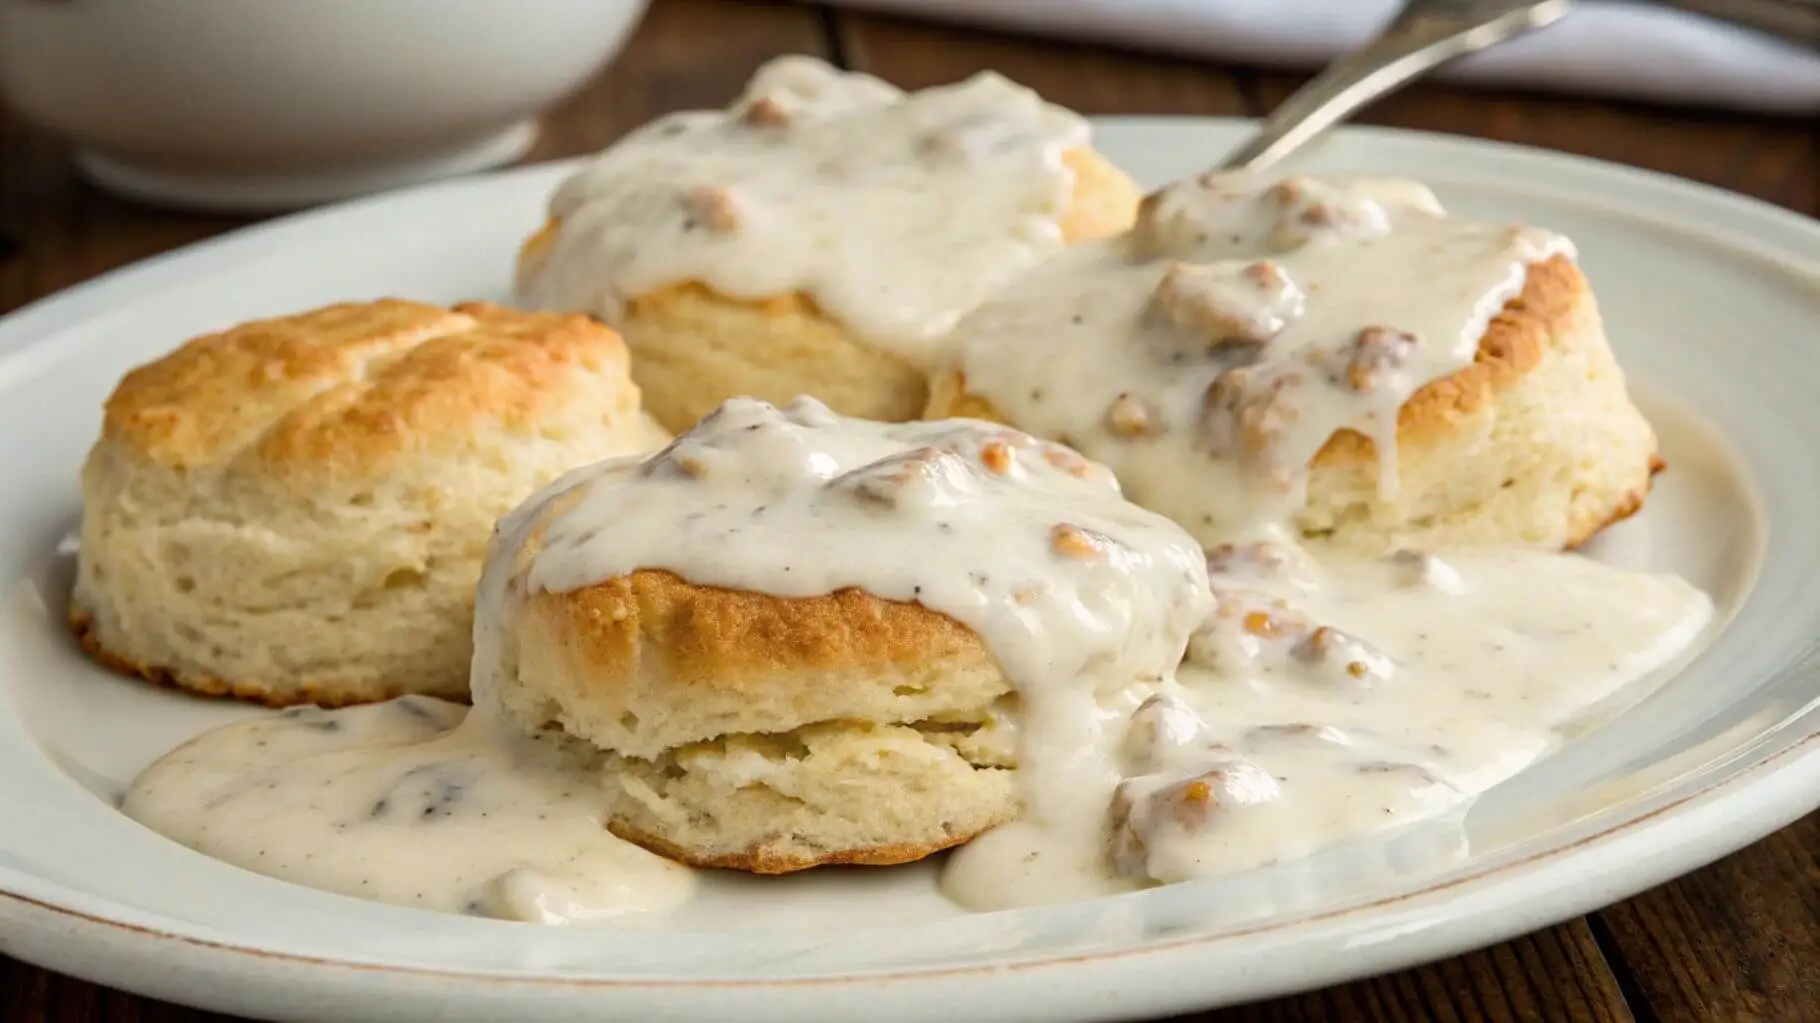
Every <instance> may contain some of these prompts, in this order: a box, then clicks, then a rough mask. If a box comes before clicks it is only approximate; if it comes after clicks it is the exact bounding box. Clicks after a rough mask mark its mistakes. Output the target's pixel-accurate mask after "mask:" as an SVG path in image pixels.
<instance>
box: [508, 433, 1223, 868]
mask: <svg viewBox="0 0 1820 1023" xmlns="http://www.w3.org/2000/svg"><path fill="white" fill-rule="evenodd" d="M1210 602H1211V597H1210V595H1209V593H1208V589H1207V576H1206V568H1205V559H1204V556H1203V553H1202V551H1201V549H1200V547H1199V546H1198V545H1197V544H1196V543H1195V542H1194V541H1193V540H1192V539H1191V538H1190V537H1189V536H1188V535H1187V534H1186V533H1184V532H1183V531H1182V530H1181V529H1180V528H1179V527H1177V526H1175V525H1174V524H1173V523H1171V522H1169V521H1168V520H1166V519H1164V518H1162V517H1161V516H1159V515H1156V514H1154V513H1151V512H1148V511H1145V510H1144V509H1141V508H1138V507H1137V506H1135V505H1132V504H1130V503H1128V502H1126V501H1125V500H1124V499H1123V498H1122V497H1121V496H1120V495H1119V491H1118V487H1117V484H1116V483H1115V482H1114V481H1113V479H1112V477H1111V476H1110V474H1109V473H1107V472H1106V470H1105V469H1104V468H1103V467H1101V466H1098V465H1095V464H1093V463H1091V462H1088V461H1086V460H1085V459H1082V458H1081V457H1080V456H1078V455H1076V454H1075V453H1074V452H1072V451H1069V450H1067V449H1066V448H1062V447H1060V446H1058V445H1054V444H1050V443H1048V442H1045V441H1041V440H1037V439H1035V438H1032V437H1029V436H1027V435H1025V434H1023V433H1020V432H1018V431H1016V430H1012V429H1008V428H1005V427H1000V426H996V425H993V424H987V423H979V422H968V421H948V422H919V423H904V424H894V425H892V424H881V423H875V422H867V421H862V420H856V419H847V418H844V417H841V416H838V415H836V414H835V413H833V412H831V411H830V410H829V409H828V408H827V407H826V406H824V405H822V404H820V403H819V402H816V401H814V400H811V399H800V400H798V401H797V402H794V403H792V404H791V405H789V406H787V407H785V408H782V409H778V408H775V407H773V406H771V405H769V404H766V403H763V402H758V401H753V400H749V399H736V400H734V401H730V402H728V403H726V404H725V405H724V406H723V407H722V408H721V409H719V410H718V411H717V412H715V413H714V414H712V415H710V416H708V417H707V418H706V419H704V420H703V421H702V422H701V423H700V424H699V425H697V426H696V427H695V428H694V429H693V430H691V431H689V432H688V433H686V434H684V435H683V436H681V437H679V438H678V439H677V440H676V441H675V442H674V443H672V444H671V445H670V446H669V447H667V448H665V449H664V450H663V451H662V452H660V453H658V454H656V455H653V456H650V457H648V458H645V459H623V460H619V461H616V462H610V463H606V464H604V465H601V466H597V467H594V468H591V469H585V470H580V471H577V472H575V473H572V474H570V475H569V476H567V477H565V478H564V479H562V480H560V481H558V482H557V483H555V484H553V485H551V486H550V487H549V488H547V489H546V490H544V491H543V492H541V493H540V494H538V495H537V496H536V497H534V498H532V499H531V500H530V501H528V502H526V504H525V505H524V506H523V507H522V508H521V509H519V510H518V511H517V512H514V513H513V515H511V516H510V517H508V518H507V519H506V520H504V521H503V522H502V523H501V526H500V532H499V535H498V537H497V538H496V539H495V541H494V547H493V551H492V554H491V556H490V561H489V564H488V567H487V571H486V574H485V575H484V577H483V579H482V581H481V590H480V599H479V612H478V617H477V621H476V626H475V651H476V652H475V669H474V699H475V702H476V705H477V706H481V707H484V708H486V709H488V710H489V711H490V712H494V713H500V714H503V715H504V717H505V718H506V719H508V720H511V721H515V722H516V724H517V727H518V728H520V729H521V730H522V731H524V732H525V733H527V734H532V735H538V736H542V737H544V738H546V739H548V740H549V741H552V742H556V743H558V744H561V745H564V746H566V747H569V748H571V749H573V750H574V751H576V752H577V753H578V755H580V756H582V757H583V758H584V759H585V760H588V761H590V762H594V763H596V764H597V765H598V767H599V770H600V771H601V772H602V774H603V776H604V777H603V783H604V784H605V785H607V786H608V788H609V789H610V790H611V791H612V793H613V801H614V802H613V808H612V811H611V817H610V827H611V828H612V830H613V831H614V832H615V833H617V834H619V835H621V836H622V837H625V838H629V839H631V840H632V841H634V842H637V843H639V844H641V845H644V846H646V847H647V848H650V849H653V850H655V851H658V852H661V853H663V854H664V855H666V856H671V857H674V858H676V859H679V860H682V861H684V862H686V863H691V864H695V865H702V866H718V867H730V868H736V869H741V870H749V871H756V872H760V873H781V872H786V871H793V870H799V869H803V868H806V867H811V866H815V865H818V864H826V863H859V864H888V863H899V862H905V861H909V860H914V859H917V858H920V857H922V856H925V855H928V854H929V853H931V852H934V851H936V850H939V849H943V848H946V847H949V846H953V845H956V844H959V843H963V842H966V841H968V840H969V839H971V838H973V837H974V836H976V835H978V834H980V833H981V832H983V831H986V830H988V829H990V828H993V827H994V826H996V825H999V824H1002V823H1004V822H1006V821H1008V820H1010V819H1011V818H1013V817H1014V816H1017V815H1018V814H1019V813H1020V812H1022V813H1024V814H1035V815H1039V816H1040V815H1043V814H1045V813H1052V812H1058V811H1057V810H1056V807H1055V806H1054V805H1052V804H1054V803H1056V802H1058V801H1059V802H1066V801H1067V800H1069V799H1070V798H1073V794H1074V793H1077V792H1088V791H1095V790H1096V788H1103V787H1104V786H1102V785H1100V783H1101V782H1102V781H1104V779H1099V778H1097V776H1096V777H1093V778H1085V779H1083V778H1076V777H1073V776H1072V775H1071V772H1074V773H1079V772H1083V771H1085V772H1087V773H1089V774H1092V773H1094V772H1098V771H1100V770H1101V769H1102V767H1103V765H1099V764H1097V763H1088V762H1086V761H1084V760H1082V759H1081V758H1080V757H1079V756H1077V753H1078V751H1079V750H1080V749H1082V748H1085V747H1087V746H1091V745H1094V744H1096V743H1098V742H1099V741H1100V732H1101V730H1102V729H1106V728H1112V727H1116V726H1117V723H1118V722H1119V721H1120V720H1122V716H1123V715H1124V714H1127V713H1129V710H1130V707H1131V706H1134V705H1135V704H1136V703H1137V702H1138V701H1139V700H1141V699H1142V698H1143V697H1144V695H1146V694H1147V693H1148V692H1149V691H1150V689H1151V688H1152V687H1154V686H1155V685H1156V684H1158V682H1159V681H1160V680H1161V679H1164V678H1166V677H1167V676H1168V675H1169V674H1170V673H1171V672H1173V670H1174V669H1175V667H1176V665H1177V664H1178V663H1179V661H1180V660H1181V657H1182V654H1183V651H1184V650H1185V649H1186V646H1187V642H1188V638H1189V636H1190V634H1191V633H1192V632H1193V630H1194V628H1195V627H1196V626H1197V625H1198V624H1199V623H1200V621H1201V620H1202V619H1203V618H1204V617H1205V616H1206V614H1207V611H1208V607H1209V604H1210ZM1031 778H1040V779H1044V784H1041V785H1030V784H1024V781H1027V780H1028V779H1031ZM1106 784H1110V782H1106Z"/></svg>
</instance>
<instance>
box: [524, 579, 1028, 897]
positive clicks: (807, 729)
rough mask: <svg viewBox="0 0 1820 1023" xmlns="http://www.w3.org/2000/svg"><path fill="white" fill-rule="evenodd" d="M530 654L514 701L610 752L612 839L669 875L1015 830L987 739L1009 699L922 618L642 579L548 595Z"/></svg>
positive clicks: (936, 617) (982, 655)
mask: <svg viewBox="0 0 1820 1023" xmlns="http://www.w3.org/2000/svg"><path fill="white" fill-rule="evenodd" d="M517 643H518V657H519V662H518V664H519V675H518V688H515V689H514V690H512V691H510V692H508V693H507V694H506V696H505V698H506V699H507V700H508V701H515V702H518V703H521V704H522V703H525V702H529V701H531V700H538V701H547V702H548V703H553V704H554V705H556V706H559V707H561V708H562V711H563V720H564V725H565V729H566V731H567V732H568V733H569V734H571V735H578V736H581V737H583V738H585V739H586V740H587V741H588V742H590V743H592V744H594V745H596V746H600V747H603V748H607V749H612V750H615V751H617V754H616V755H609V756H608V758H607V759H608V761H609V762H610V763H611V764H612V767H613V770H614V772H615V773H617V774H618V781H619V784H620V788H621V790H622V791H621V794H620V798H619V799H618V800H617V802H616V804H615V807H614V815H613V819H612V823H611V825H610V826H611V828H612V830H613V831H614V833H616V834H619V835H621V836H622V837H624V838H627V839H630V840H632V841H635V842H638V843H639V844H641V845H644V846H646V847H647V848H650V849H652V850H653V851H656V852H659V853H662V854H663V855H665V856H669V857H671V858H672V859H678V860H681V861H683V862H685V863H689V864H692V865H695V866H708V867H729V868H733V869H738V870H747V871H752V872H755V873H761V874H778V873H785V872H789V871H794V870H801V869H805V868H807V867H812V866H816V865H820V864H828V863H854V864H872V865H884V864H891V863H903V862H908V861H911V860H916V859H920V858H922V857H924V856H927V855H929V854H930V853H932V852H936V851H938V850H940V849H945V848H947V847H949V846H952V845H957V844H959V843H962V842H965V841H967V840H968V839H970V838H972V837H974V836H975V835H977V834H979V833H981V832H983V831H986V830H988V829H990V828H993V827H995V826H997V825H999V824H1001V823H1003V822H1005V821H1006V820H1009V819H1010V818H1011V817H1012V816H1014V815H1015V814H1016V811H1017V795H1016V791H1015V786H1014V784H1013V780H1012V774H1011V772H1010V771H1009V770H1008V768H1009V767H1010V766H1011V763H1010V760H1011V757H1010V753H1011V751H1010V749H1009V748H1008V745H1007V744H1005V743H1003V742H1002V741H1000V742H997V743H995V742H993V741H991V740H990V738H989V736H990V734H991V732H992V730H993V728H994V725H995V722H997V721H998V719H999V716H1000V715H1002V714H1003V704H1002V700H1003V699H1004V698H1005V697H1006V696H1007V694H1008V693H1009V692H1010V684H1009V683H1008V682H1007V681H1006V679H1005V677H1004V675H1003V673H1002V672H1001V671H1000V670H999V668H998V666H997V665H996V664H995V663H994V661H993V659H992V657H991V655H990V654H989V653H988V652H987V651H986V649H985V646H984V645H983V644H982V643H981V642H980V640H979V638H978V637H977V636H975V635H974V634H973V633H972V632H971V631H970V630H968V629H967V628H965V627H964V626H961V625H960V624H958V623H956V622H955V621H953V620H952V619H950V618H947V617H945V616H943V615H940V614H937V613H935V612H933V611H930V610H928V609H926V608H923V607H921V606H919V605H915V604H903V603H894V602H891V601H885V600H880V599H878V598H876V597H873V596H871V595H869V594H866V593H863V592H861V591H858V590H842V591H840V592H837V593H834V594H830V595H828V596H825V597H809V598H801V599H787V598H780V597H773V596H769V595H766V594H758V593H746V592H739V591H733V590H722V589H714V588H711V587H703V586H695V585H692V584H689V583H687V582H684V581H682V580H681V579H678V578H677V577H676V576H674V575H671V574H669V573H667V572H651V571H641V572H636V573H634V574H633V575H631V576H629V577H622V578H619V579H614V580H611V581H609V582H607V583H605V584H602V585H599V586H594V587H590V588H588V589H586V590H583V591H578V592H576V593H570V594H561V595H552V594H544V595H541V596H540V597H538V598H536V599H535V600H533V601H532V602H531V603H530V604H529V605H528V606H527V607H526V608H525V610H524V617H523V619H522V624H521V626H520V628H519V631H518V639H517ZM529 709H531V708H530V707H528V706H524V707H521V710H520V713H521V714H522V713H523V712H524V711H527V710H529ZM805 722H807V723H805Z"/></svg>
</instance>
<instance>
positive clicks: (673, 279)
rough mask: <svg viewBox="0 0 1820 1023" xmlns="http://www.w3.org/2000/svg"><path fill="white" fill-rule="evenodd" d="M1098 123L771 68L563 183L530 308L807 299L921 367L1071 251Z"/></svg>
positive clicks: (827, 72)
mask: <svg viewBox="0 0 1820 1023" xmlns="http://www.w3.org/2000/svg"><path fill="white" fill-rule="evenodd" d="M1087 135H1088V132H1087V124H1086V122H1085V121H1084V120H1082V119H1081V118H1080V117H1077V116H1076V115H1074V114H1072V113H1070V112H1068V111H1067V110H1064V109H1062V108H1060V107H1056V106H1053V105H1050V104H1048V103H1045V102H1043V101H1042V99H1041V98H1039V97H1038V96H1037V95H1036V94H1035V93H1034V92H1031V91H1030V90H1029V89H1026V88H1023V87H1022V86H1019V85H1016V84H1014V83H1012V82H1010V81H1009V80H1007V79H1005V78H1003V77H1000V76H999V75H996V74H992V73H990V72H984V73H981V74H978V75H975V76H974V77H972V78H969V79H967V80H966V81H964V82H960V83H958V84H955V85H948V86H942V87H938V88H931V89H923V90H920V91H917V92H913V93H908V94H906V93H904V92H902V91H900V90H898V89H896V88H894V87H893V86H890V85H888V84H886V83H885V82H882V81H880V80H879V79H877V78H873V77H871V76H870V75H863V74H856V73H851V72H843V71H838V70H836V69H834V68H833V67H830V66H829V65H827V64H825V63H822V62H821V61H819V60H815V59H813V58H810V57H783V58H779V59H777V60H774V61H772V62H771V63H769V64H767V65H765V66H764V67H763V68H761V69H760V70H759V71H758V73H757V74H756V75H755V76H754V77H753V79H752V81H751V82H750V83H749V84H748V85H747V87H746V91H745V94H744V95H743V96H741V97H740V98H739V99H738V100H737V101H736V102H734V103H733V105H732V106H731V107H730V108H728V109H727V110H724V111H722V110H715V111H692V112H686V113H678V114H671V115H669V116H666V117H661V118H658V119H657V120H655V121H652V122H651V123H650V124H648V125H645V126H644V127H642V128H640V129H638V130H637V131H634V132H632V133H631V134H629V135H627V136H626V137H625V138H623V139H621V140H620V141H619V142H617V143H615V144H614V145H613V146H612V147H611V148H609V149H607V150H606V151H605V152H603V153H602V154H600V155H599V156H597V157H595V158H594V159H593V160H592V162H591V163H590V164H589V165H588V166H586V167H585V168H583V169H582V170H581V171H579V172H577V173H576V174H575V175H574V176H573V177H571V178H570V179H569V180H567V181H566V182H564V183H563V185H562V186H561V187H560V188H559V189H558V190H557V192H556V194H555V196H554V197H553V198H552V199H551V202H550V209H549V213H550V217H551V219H552V220H553V221H557V222H559V223H560V227H559V229H558V230H557V233H556V235H555V237H554V239H553V241H552V242H551V246H550V248H549V249H548V250H547V251H546V252H545V253H543V254H541V255H539V256H537V257H536V258H534V259H531V260H528V261H527V264H526V266H525V267H524V270H523V272H522V273H521V276H520V281H519V297H520V299H521V300H522V301H523V302H524V303H526V304H528V305H530V306H533V307H540V308H556V309H566V310H580V311H586V312H591V313H595V314H597V315H599V316H601V317H603V318H604V319H605V320H606V321H607V322H608V323H616V322H617V319H618V316H619V314H620V311H621V309H622V308H623V306H624V303H625V302H626V301H627V300H628V299H632V298H636V297H638V296H640V295H643V294H646V293H648V292H651V291H654V290H657V289H659V288H663V287H665V286H668V285H673V284H680V283H683V282H689V281H694V282H699V283H702V284H705V285H707V286H708V287H710V288H712V289H714V290H715V291H717V292H719V293H720V294H722V295H726V296H729V297H733V298H743V299H761V298H769V297H772V296H776V295H787V294H792V293H797V292H801V293H804V294H807V295H809V296H811V297H812V298H814V299H815V302H816V304H817V305H818V306H819V307H820V308H821V309H823V310H824V311H826V312H827V313H828V314H829V315H830V316H832V317H834V318H835V319H837V320H840V321H842V322H843V323H845V324H846V325H847V326H848V327H850V328H852V329H853V331H854V332H855V333H856V334H858V335H859V336H861V337H863V338H865V339H866V340H867V341H869V342H871V343H873V344H876V345H878V346H879V347H882V348H885V349H887V350H890V351H893V352H896V353H897V354H899V355H902V356H903V357H905V358H907V359H910V360H912V361H923V360H925V359H926V358H927V357H928V355H929V353H930V351H931V349H932V348H933V347H934V346H935V345H937V344H938V343H939V342H940V341H941V340H942V339H943V337H944V336H945V335H946V333H947V331H948V329H949V328H950V327H952V326H953V325H954V321H955V320H956V319H957V318H958V317H959V316H960V315H961V314H962V313H964V312H966V311H967V310H968V309H969V308H971V307H972V306H974V305H976V304H978V303H979V302H981V301H983V300H984V299H985V298H986V297H988V296H989V295H991V294H992V292H993V290H994V289H995V288H996V287H997V286H998V285H1000V284H1001V283H1003V282H1004V281H1006V280H1007V279H1008V278H1009V277H1010V276H1011V275H1012V274H1015V273H1016V272H1018V271H1020V270H1022V269H1024V268H1026V267H1028V266H1031V265H1033V264H1035V263H1036V262H1037V261H1039V260H1040V259H1042V258H1043V257H1045V256H1047V255H1049V254H1050V253H1051V252H1053V251H1055V250H1056V249H1058V248H1060V247H1061V245H1062V241H1063V239H1062V228H1061V220H1062V217H1063V215H1064V214H1065V213H1066V212H1067V209H1068V206H1069V202H1070V197H1071V194H1072V190H1073V187H1074V174H1073V172H1072V171H1070V170H1069V169H1068V167H1067V166H1066V165H1065V164H1064V163H1063V161H1062V154H1063V153H1064V152H1066V151H1067V150H1069V149H1074V148H1077V147H1080V146H1084V145H1086V143H1087Z"/></svg>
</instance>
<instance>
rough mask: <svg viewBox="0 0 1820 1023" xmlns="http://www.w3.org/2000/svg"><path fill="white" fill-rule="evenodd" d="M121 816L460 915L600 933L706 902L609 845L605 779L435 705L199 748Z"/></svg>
mask: <svg viewBox="0 0 1820 1023" xmlns="http://www.w3.org/2000/svg"><path fill="white" fill-rule="evenodd" d="M122 809H123V810H124V811H125V812H126V814H127V815H128V816H130V817H132V818H134V819H136V820H138V821H139V822H140V823H142V824H145V825H146V826H147V827H150V828H153V829H154V830H157V831H159V832H161V833H163V834H165V835H167V836H169V837H171V838H174V839H176V840H177V841H179V842H182V843H183V844H184V845H187V846H189V847H190V848H192V849H196V850H198V851H201V852H204V853H207V854H208V855H210V856H214V857H216V858H217V859H221V860H225V861H226V862H228V863H232V864H234V865H236V866H239V867H244V868H246V869H247V870H253V871H257V872H259V873H262V874H269V875H271V876H273V877H279V878H283V879H285V880H288V881H294V882H296V883H298V884H303V885H308V886H310V887H312V888H320V889H323V890H324V891H331V892H339V893H340V894H343V895H352V896H356V897H358V898H364V899H372V900H374V901H377V902H390V903H394V904H397V905H401V906H416V907H420V908H423V909H434V910H441V911H444V912H449V913H469V914H473V915H479V916H492V917H501V918H504V919H509V920H524V921H529V922H533V923H566V922H571V921H587V920H602V919H610V918H612V917H615V916H620V915H623V914H627V913H638V912H649V911H657V910H662V909H667V908H669V907H671V906H675V905H677V904H679V903H681V902H684V901H686V900H687V899H688V898H689V896H690V895H691V893H692V892H693V890H694V875H693V872H691V871H690V870H689V869H688V868H686V867H683V866H681V865H680V864H676V863H672V862H671V861H669V860H666V859H663V858H662V857H659V856H656V855H653V854H651V853H648V852H646V851H645V850H643V849H640V848H639V847H637V846H635V845H633V844H631V843H630V842H624V841H621V840H620V839H617V838H615V837H613V836H612V835H611V834H609V833H608V832H607V830H606V824H605V820H606V811H605V805H604V800H603V798H602V797H601V795H600V793H599V790H598V782H597V781H596V780H595V779H593V778H591V777H589V776H588V775H587V774H585V773H583V772H580V771H577V770H575V769H574V767H573V765H571V764H569V763H567V762H566V761H565V760H564V759H563V758H561V757H560V756H558V755H556V754H554V753H553V752H552V751H550V750H548V749H545V748H543V747H542V746H541V745H539V744H537V743H533V742H528V741H525V740H522V739H517V738H515V737H513V736H510V735H508V734H507V733H506V732H505V731H504V730H503V729H499V728H497V727H494V725H493V723H492V722H491V721H489V720H488V719H487V717H486V715H484V714H482V713H470V712H469V711H468V709H467V708H466V707H462V706H460V705H459V704H453V703H448V702H446V701H443V700H436V699H432V698H430V697H423V696H407V697H403V698H401V699H397V700H391V701H388V702H385V703H378V704H372V705H370V706H364V707H350V708H346V709H343V710H321V709H318V708H314V707H298V708H293V709H290V710H286V711H282V712H279V713H277V714H274V715H272V716H270V717H263V718H259V719H256V720H253V721H247V722H242V723H240V724H235V725H229V726H226V727H224V728H218V729H215V730H214V731H211V732H207V733H204V734H203V735H201V736H198V737H197V738H195V739H192V740H191V741H190V742H188V743H186V744H184V745H183V746H180V747H178V748H177V749H176V750H174V751H172V752H171V753H169V754H167V755H166V756H165V757H164V758H163V759H161V760H159V761H158V762H157V763H155V764H153V765H152V766H151V767H150V768H148V769H146V771H145V772H144V773H143V774H141V775H140V776H139V778H138V779H137V780H135V781H134V783H133V787H132V789H131V790H130V791H129V792H128V793H127V796H126V800H125V802H124V804H123V805H122Z"/></svg>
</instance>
